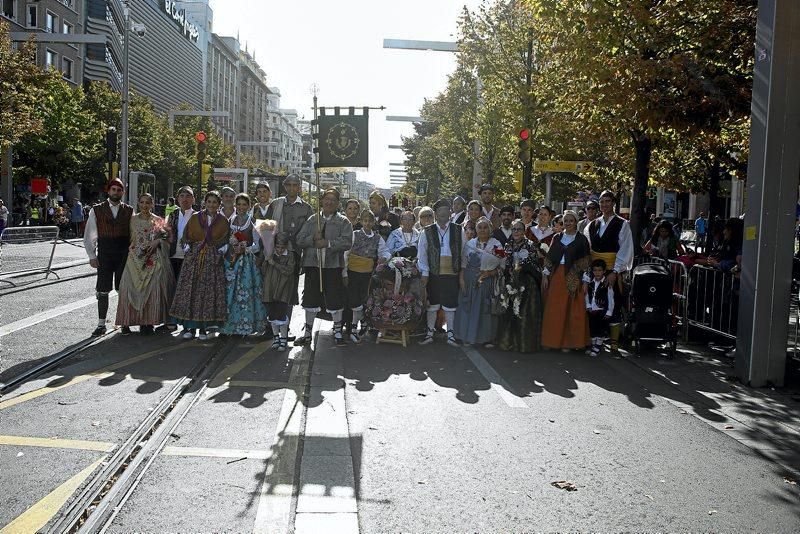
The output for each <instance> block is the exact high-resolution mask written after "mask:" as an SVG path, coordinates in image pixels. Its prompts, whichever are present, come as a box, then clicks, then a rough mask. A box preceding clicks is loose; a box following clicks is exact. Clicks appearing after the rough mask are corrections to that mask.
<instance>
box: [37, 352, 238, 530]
mask: <svg viewBox="0 0 800 534" xmlns="http://www.w3.org/2000/svg"><path fill="white" fill-rule="evenodd" d="M239 343H240V339H239V338H236V337H229V338H218V339H217V341H216V343H214V345H213V346H211V347H210V348H209V354H208V355H207V356H206V357H204V358H203V359H202V360H201V361H200V362H199V363H197V364H196V365H195V366H194V367H193V368H192V369H191V370H190V371H189V372H188V373H186V375H185V376H184V377H182V378H181V379H179V380H178V381H177V382H176V383H175V384H174V385H173V386H172V388H171V389H170V390H169V392H167V394H166V395H165V396H164V397H163V398H162V399H161V401H160V402H159V403H158V404H157V405H156V406H155V407H154V408H153V409H152V410H151V411H150V412H149V413H148V415H147V416H146V417H145V419H144V420H143V421H142V422H141V424H139V425H138V426H137V428H136V429H135V430H134V431H133V432H132V433H131V434H130V435H129V436H128V437H127V439H125V441H124V442H122V443H121V444H120V446H119V447H117V448H116V449H115V451H114V452H113V454H112V455H111V456H110V457H109V458H108V459H106V460H105V461H104V462H103V463H102V464H101V469H100V470H98V471H97V472H96V473H95V474H94V476H92V477H91V478H90V479H89V481H88V482H87V483H86V484H85V485H84V487H83V489H82V490H81V491H80V493H78V494H77V495H76V496H75V497H74V498H73V499H72V501H71V503H70V504H69V505H68V506H67V507H66V508H65V509H64V510H62V511H61V513H60V514H59V515H58V516H57V517H56V518H55V519H54V520H53V521H52V522H51V524H52V526H51V527H50V528H49V529H47V530H44V532H50V533H63V532H80V533H88V532H102V531H104V530H105V529H106V528H107V527H108V526H109V525H110V524H111V522H112V521H113V520H114V518H115V517H116V514H117V513H118V512H119V510H120V508H121V507H122V505H123V504H124V503H125V502H126V501H127V499H128V498H129V497H130V495H131V494H132V493H133V491H134V490H135V489H136V487H137V485H138V484H139V482H140V481H141V479H142V478H143V476H144V475H145V473H146V472H147V471H148V469H149V467H150V466H151V465H152V463H153V461H154V460H155V459H156V458H157V457H158V454H159V453H160V452H161V450H162V449H163V447H164V446H165V444H166V443H167V441H168V439H169V438H170V435H171V434H172V433H173V432H174V430H175V428H176V427H177V426H178V424H179V423H180V422H181V421H182V420H183V418H184V417H185V416H186V415H187V414H188V413H189V411H190V410H191V409H192V407H193V406H195V404H196V403H197V402H198V401H199V400H200V399H201V398H202V396H203V393H204V392H205V391H206V389H207V387H208V384H209V381H210V380H211V379H212V378H213V377H214V376H215V375H216V374H217V373H218V372H219V371H220V370H221V368H222V365H223V363H224V362H225V360H226V359H227V357H228V356H229V355H230V353H231V352H232V351H233V350H234V349H235V348H236V347H237V346H238V345H239Z"/></svg>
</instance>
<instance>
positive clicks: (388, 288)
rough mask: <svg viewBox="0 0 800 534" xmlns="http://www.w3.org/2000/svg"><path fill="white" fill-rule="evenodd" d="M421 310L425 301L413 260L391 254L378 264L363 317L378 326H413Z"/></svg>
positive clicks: (422, 311)
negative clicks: (394, 256)
mask: <svg viewBox="0 0 800 534" xmlns="http://www.w3.org/2000/svg"><path fill="white" fill-rule="evenodd" d="M424 312H425V302H424V298H423V291H422V287H421V283H420V272H419V269H417V266H416V262H415V261H412V260H409V259H408V258H392V259H391V260H390V261H389V263H386V264H381V265H378V267H377V268H376V270H375V275H374V276H373V277H372V280H371V282H370V292H369V297H368V298H367V302H366V306H365V308H364V318H365V319H366V321H367V322H369V324H370V325H371V326H372V327H373V328H377V329H379V330H381V329H386V328H397V327H402V326H408V327H414V326H416V325H417V323H418V322H419V319H420V317H422V315H423V313H424Z"/></svg>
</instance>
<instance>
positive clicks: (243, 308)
mask: <svg viewBox="0 0 800 534" xmlns="http://www.w3.org/2000/svg"><path fill="white" fill-rule="evenodd" d="M300 184H301V180H300V177H299V176H297V175H290V176H288V177H286V178H285V179H284V181H283V187H284V189H285V196H282V197H280V198H277V199H274V200H273V199H272V191H271V190H270V187H269V184H267V183H259V184H258V186H257V187H256V199H255V201H253V202H251V199H250V197H249V196H248V195H246V194H238V195H237V194H236V193H235V192H234V191H233V190H232V189H229V188H224V189H223V190H222V191H221V192H216V191H210V192H208V193H206V194H205V196H204V197H203V199H202V201H203V202H202V209H201V210H199V211H197V210H195V209H194V204H195V201H196V200H197V199H195V197H194V192H193V190H192V189H191V188H190V187H182V188H181V189H180V190H179V191H178V195H177V208H176V209H174V210H172V212H171V213H170V214H169V216H168V217H167V219H166V220H164V219H162V218H160V217H158V216H156V215H154V214H153V199H152V197H151V196H150V195H149V194H142V195H140V196H139V198H138V205H137V209H136V210H134V208H133V207H131V206H128V205H126V204H124V203H123V202H122V197H123V194H124V185H123V184H122V182H120V181H119V180H113V181H112V182H111V183H110V184H109V187H108V199H107V200H106V201H104V202H102V203H100V204H97V205H96V206H94V207H93V208H92V210H91V211H90V213H89V217H88V219H87V222H86V229H85V234H84V243H85V246H86V250H87V253H88V255H89V258H90V263H91V265H92V266H94V267H96V268H97V269H98V276H97V287H96V289H97V298H98V311H99V322H98V326H97V329H96V330H95V332H94V334H95V335H102V334H103V333H105V331H106V315H107V311H108V297H109V293H110V292H111V290H112V288H116V289H117V290H118V292H119V303H118V306H117V316H116V321H115V322H116V324H118V325H120V326H121V327H122V333H123V334H129V333H130V331H131V330H130V327H131V326H138V327H139V329H140V332H141V333H143V334H148V333H152V332H153V331H154V329H155V327H156V326H157V325H162V326H161V327H159V329H163V330H175V329H177V328H178V326H181V327H182V329H183V330H182V332H181V334H180V335H181V337H182V338H183V339H187V340H188V339H192V338H194V337H195V336H197V337H198V338H199V339H201V340H204V339H207V338H208V336H209V335H210V332H209V331H210V330H211V329H216V330H217V331H218V332H219V333H221V334H229V335H234V334H235V335H253V334H259V333H264V334H265V335H267V336H271V337H273V348H275V349H276V350H285V349H286V348H287V343H288V340H289V332H288V325H289V321H290V318H291V313H292V308H293V306H294V305H295V304H298V303H299V304H300V305H301V307H302V308H303V311H304V314H305V327H304V329H303V332H302V333H300V332H298V333H296V339H295V345H306V344H309V343H310V342H311V334H312V325H313V323H314V319H315V318H316V317H317V316H318V314H320V313H326V314H329V316H330V318H331V319H332V320H333V335H334V339H335V341H336V343H337V344H338V345H346V344H348V342H350V343H359V342H360V341H361V340H362V339H363V337H364V336H366V335H370V334H371V333H374V328H375V325H373V324H371V323H370V318H369V317H365V306H366V303H367V300H368V296H369V290H370V286H371V284H372V283H373V282H372V280H373V278H372V277H373V275H374V274H375V272H376V269H379V268H380V267H381V264H387V262H390V261H392V258H396V257H402V258H405V259H406V260H409V261H411V262H413V265H414V266H415V272H418V276H419V281H420V284H421V287H423V288H424V291H423V299H424V306H423V307H421V308H420V309H421V311H422V313H421V317H420V323H421V330H420V332H419V333H420V335H421V340H420V341H419V343H420V344H422V345H427V344H430V343H433V342H434V339H435V337H436V333H437V331H439V330H443V331H444V334H445V337H446V342H447V343H448V344H450V345H461V344H484V345H486V346H487V347H492V346H499V347H500V348H502V349H504V350H513V351H520V352H533V351H537V350H539V349H540V348H542V347H545V348H550V349H562V350H575V349H588V351H589V353H591V354H594V355H596V354H598V353H599V352H600V351H601V350H602V345H603V342H604V340H606V339H607V338H609V337H610V339H611V342H612V346H613V345H614V343H615V342H616V340H617V339H618V337H619V324H618V323H619V305H620V302H621V299H620V296H619V295H620V277H619V275H621V274H622V273H624V272H625V271H627V270H629V269H630V268H631V265H632V259H633V240H632V237H631V232H630V227H629V225H628V222H627V221H626V220H625V219H623V218H621V217H620V216H618V215H617V214H616V213H615V211H614V207H615V197H614V195H613V194H612V193H611V192H609V191H606V192H604V193H603V194H602V195H601V196H600V200H599V203H591V204H590V205H589V206H587V218H585V219H583V220H579V217H578V215H577V214H576V213H575V212H574V211H571V210H567V211H565V212H564V213H563V214H559V215H556V214H555V213H553V210H551V209H550V208H549V207H547V206H539V207H537V206H536V205H535V204H534V203H533V201H530V200H526V201H523V202H522V204H521V205H520V206H518V207H517V206H504V207H497V206H495V205H494V203H493V201H494V189H493V187H492V186H491V185H483V186H482V187H481V188H480V198H481V200H480V201H477V200H473V201H470V202H468V203H467V202H465V201H464V200H463V199H462V198H460V197H456V198H455V199H453V201H451V200H449V199H440V200H439V201H437V202H436V203H435V204H434V205H433V206H430V207H419V208H417V209H415V210H413V211H411V210H408V211H404V212H402V213H401V214H399V215H398V214H396V213H394V212H392V211H391V210H389V207H388V204H387V202H386V199H385V197H384V196H383V195H382V194H381V193H380V192H378V191H375V192H373V193H372V194H371V195H370V198H369V206H368V207H363V206H362V205H361V203H360V202H359V201H357V200H353V199H350V200H347V201H345V202H343V201H342V199H341V198H340V195H339V192H338V191H337V190H336V189H329V190H327V191H325V192H324V193H323V194H322V196H321V197H320V210H319V213H314V212H313V208H312V207H311V206H310V205H309V204H308V203H306V202H305V201H304V200H302V198H301V197H300V195H299V193H300ZM301 274H304V276H305V278H304V284H303V289H302V294H301V297H300V298H298V289H299V278H300V275H301Z"/></svg>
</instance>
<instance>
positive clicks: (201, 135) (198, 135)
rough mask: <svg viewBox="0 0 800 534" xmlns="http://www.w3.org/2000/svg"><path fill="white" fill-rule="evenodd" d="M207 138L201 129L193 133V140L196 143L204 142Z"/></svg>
mask: <svg viewBox="0 0 800 534" xmlns="http://www.w3.org/2000/svg"><path fill="white" fill-rule="evenodd" d="M207 139H208V136H207V135H206V133H205V132H203V131H200V132H197V133H196V134H194V140H195V141H197V142H198V143H205V142H206V140H207Z"/></svg>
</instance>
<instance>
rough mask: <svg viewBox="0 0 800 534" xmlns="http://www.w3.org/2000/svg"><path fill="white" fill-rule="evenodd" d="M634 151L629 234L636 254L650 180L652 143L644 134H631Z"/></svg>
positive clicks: (639, 245)
mask: <svg viewBox="0 0 800 534" xmlns="http://www.w3.org/2000/svg"><path fill="white" fill-rule="evenodd" d="M631 138H632V139H633V146H634V148H635V149H636V167H635V169H634V174H633V195H632V196H631V219H630V223H631V232H632V233H633V247H634V251H635V253H636V254H639V253H640V252H641V248H642V231H643V230H644V229H645V228H646V224H647V221H645V211H644V208H645V206H646V204H647V182H648V180H649V179H650V155H651V153H652V148H653V143H652V140H651V139H650V136H649V135H647V133H646V132H642V131H633V132H631Z"/></svg>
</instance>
